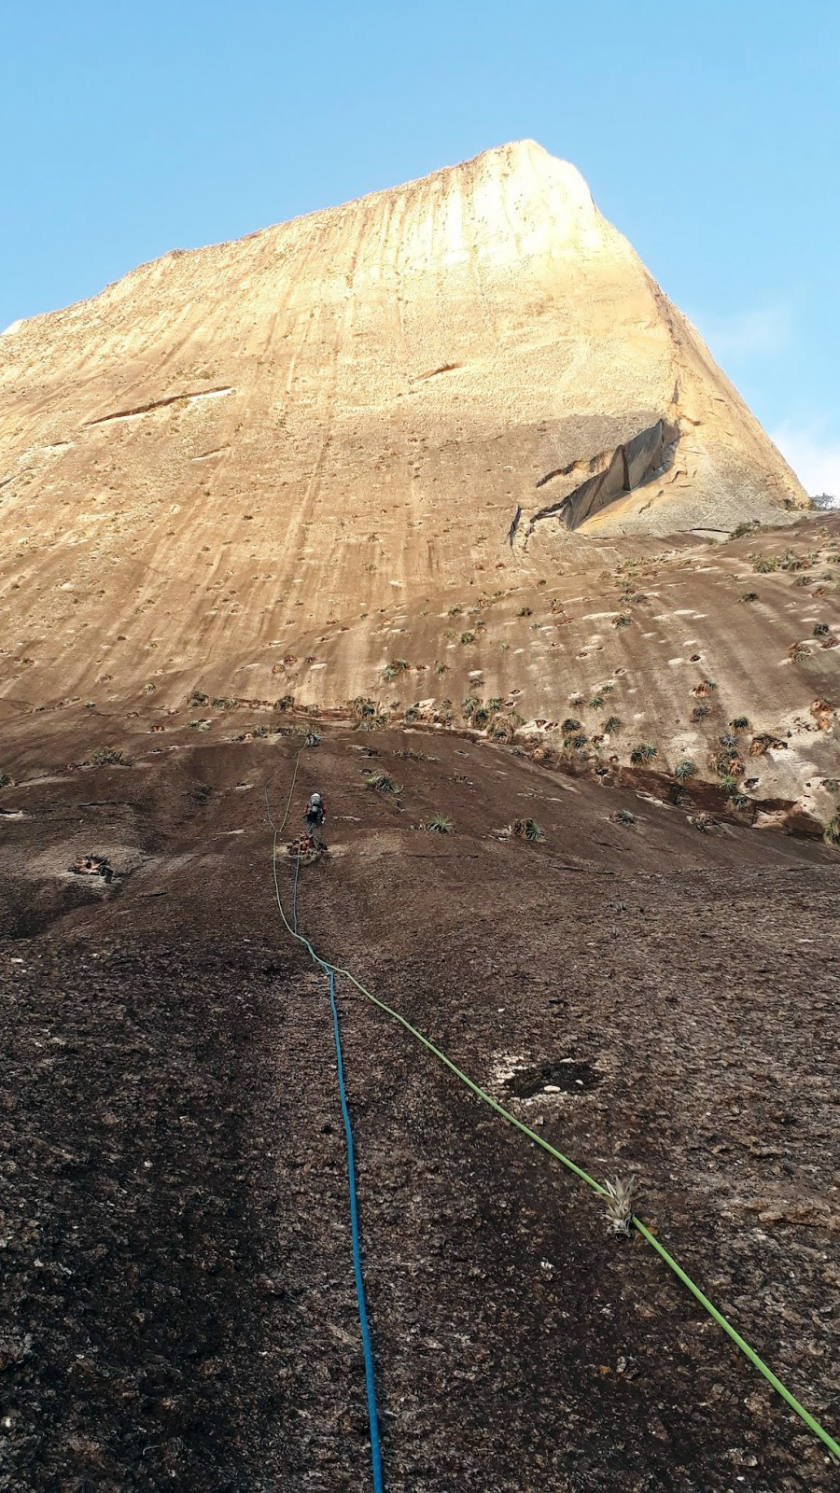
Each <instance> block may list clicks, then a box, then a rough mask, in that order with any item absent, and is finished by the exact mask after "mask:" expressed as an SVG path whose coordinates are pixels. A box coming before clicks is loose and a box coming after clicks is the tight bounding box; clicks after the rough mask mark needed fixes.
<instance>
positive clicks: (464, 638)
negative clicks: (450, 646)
mask: <svg viewBox="0 0 840 1493" xmlns="http://www.w3.org/2000/svg"><path fill="white" fill-rule="evenodd" d="M461 642H462V643H463V644H464V645H466V644H467V643H474V642H475V633H474V632H462V633H461Z"/></svg>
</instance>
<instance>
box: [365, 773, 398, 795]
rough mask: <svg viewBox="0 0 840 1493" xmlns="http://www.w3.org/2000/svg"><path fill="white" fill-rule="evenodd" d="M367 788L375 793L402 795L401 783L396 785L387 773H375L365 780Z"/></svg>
mask: <svg viewBox="0 0 840 1493" xmlns="http://www.w3.org/2000/svg"><path fill="white" fill-rule="evenodd" d="M365 787H366V788H370V789H371V790H372V791H373V792H374V793H402V788H401V787H400V785H399V783H395V782H394V779H393V778H392V777H389V775H388V773H387V772H374V773H371V775H370V777H367V778H365Z"/></svg>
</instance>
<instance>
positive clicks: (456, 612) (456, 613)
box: [449, 607, 464, 617]
mask: <svg viewBox="0 0 840 1493" xmlns="http://www.w3.org/2000/svg"><path fill="white" fill-rule="evenodd" d="M463 610H464V608H463V607H450V608H449V615H450V617H460V616H461V614H462V612H463Z"/></svg>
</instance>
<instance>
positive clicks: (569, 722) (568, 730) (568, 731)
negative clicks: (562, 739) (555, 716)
mask: <svg viewBox="0 0 840 1493" xmlns="http://www.w3.org/2000/svg"><path fill="white" fill-rule="evenodd" d="M560 729H561V730H562V732H563V735H564V736H573V735H574V733H575V731H579V730H580V721H577V720H575V718H574V716H573V715H568V716H567V717H566V719H565V720H564V722H563V725H562V726H561V728H560Z"/></svg>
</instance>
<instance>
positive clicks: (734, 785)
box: [718, 772, 738, 798]
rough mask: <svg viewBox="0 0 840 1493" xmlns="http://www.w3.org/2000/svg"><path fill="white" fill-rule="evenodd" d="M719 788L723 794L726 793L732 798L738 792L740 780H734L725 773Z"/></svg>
mask: <svg viewBox="0 0 840 1493" xmlns="http://www.w3.org/2000/svg"><path fill="white" fill-rule="evenodd" d="M718 787H719V788H720V791H721V793H725V794H726V796H727V798H730V797H731V796H732V794H733V793H737V792H738V779H737V778H733V777H732V776H731V775H730V774H729V773H728V772H727V773H724V774H723V777H722V778H721V779H720V782H719V783H718Z"/></svg>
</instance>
